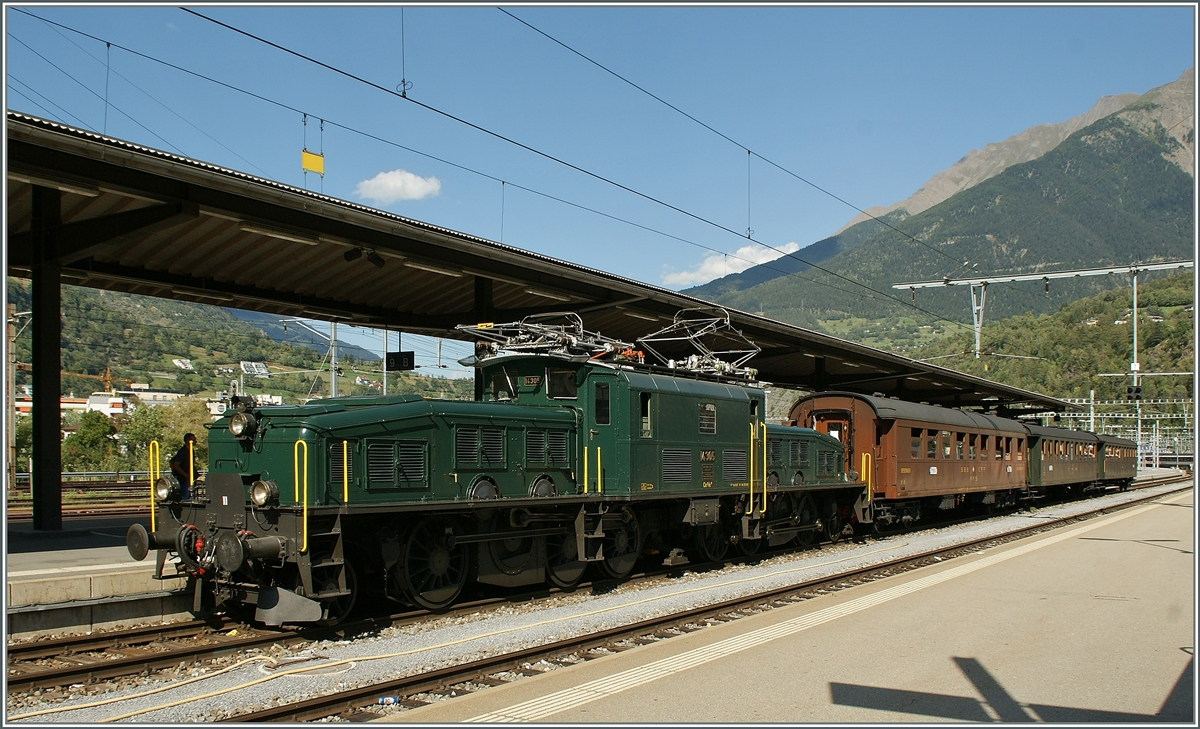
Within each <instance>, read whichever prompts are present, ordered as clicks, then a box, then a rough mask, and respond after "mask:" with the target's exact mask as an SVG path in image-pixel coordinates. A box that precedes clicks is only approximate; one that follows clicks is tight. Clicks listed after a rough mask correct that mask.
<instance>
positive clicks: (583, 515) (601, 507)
mask: <svg viewBox="0 0 1200 729" xmlns="http://www.w3.org/2000/svg"><path fill="white" fill-rule="evenodd" d="M607 515H608V505H607V504H584V505H583V506H581V507H579V513H578V514H577V515H576V516H575V540H576V541H575V547H576V553H577V554H578V555H579V557H578V558H579V560H580V561H581V562H602V561H604V536H605V535H604V518H605V516H607Z"/></svg>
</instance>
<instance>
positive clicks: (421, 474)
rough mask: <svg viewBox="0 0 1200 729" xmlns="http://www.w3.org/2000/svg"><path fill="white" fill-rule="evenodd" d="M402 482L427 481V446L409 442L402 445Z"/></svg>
mask: <svg viewBox="0 0 1200 729" xmlns="http://www.w3.org/2000/svg"><path fill="white" fill-rule="evenodd" d="M400 480H401V481H404V482H407V483H413V482H417V483H423V482H424V481H425V444H424V443H421V442H411V441H410V442H407V443H401V444H400Z"/></svg>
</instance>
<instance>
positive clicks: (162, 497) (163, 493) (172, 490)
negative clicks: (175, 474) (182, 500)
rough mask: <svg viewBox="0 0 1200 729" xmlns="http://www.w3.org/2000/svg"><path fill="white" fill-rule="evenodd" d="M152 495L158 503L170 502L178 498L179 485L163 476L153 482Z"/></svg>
mask: <svg viewBox="0 0 1200 729" xmlns="http://www.w3.org/2000/svg"><path fill="white" fill-rule="evenodd" d="M154 495H155V496H157V497H158V500H159V501H170V500H172V499H177V498H179V484H177V483H175V479H172V478H167V477H166V476H163V477H162V478H160V479H158V480H157V481H155V482H154Z"/></svg>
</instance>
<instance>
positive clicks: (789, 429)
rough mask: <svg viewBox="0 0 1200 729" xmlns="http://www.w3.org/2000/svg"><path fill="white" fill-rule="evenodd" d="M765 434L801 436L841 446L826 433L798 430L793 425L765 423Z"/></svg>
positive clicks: (809, 429)
mask: <svg viewBox="0 0 1200 729" xmlns="http://www.w3.org/2000/svg"><path fill="white" fill-rule="evenodd" d="M767 434H768V435H803V436H807V437H809V438H814V437H815V438H816V439H817V440H823V441H825V442H827V443H829V444H830V445H837V446H841V445H842V442H841V441H840V440H838V439H837V438H834V437H833V436H832V435H829V434H828V433H822V432H821V431H819V430H813V429H812V428H800V427H797V426H795V425H775V424H773V423H767Z"/></svg>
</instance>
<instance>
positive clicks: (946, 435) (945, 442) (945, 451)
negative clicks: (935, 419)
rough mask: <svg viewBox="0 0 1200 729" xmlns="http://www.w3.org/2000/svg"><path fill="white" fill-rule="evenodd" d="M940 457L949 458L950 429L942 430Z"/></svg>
mask: <svg viewBox="0 0 1200 729" xmlns="http://www.w3.org/2000/svg"><path fill="white" fill-rule="evenodd" d="M942 458H946V459H948V458H950V431H948V430H943V431H942Z"/></svg>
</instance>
